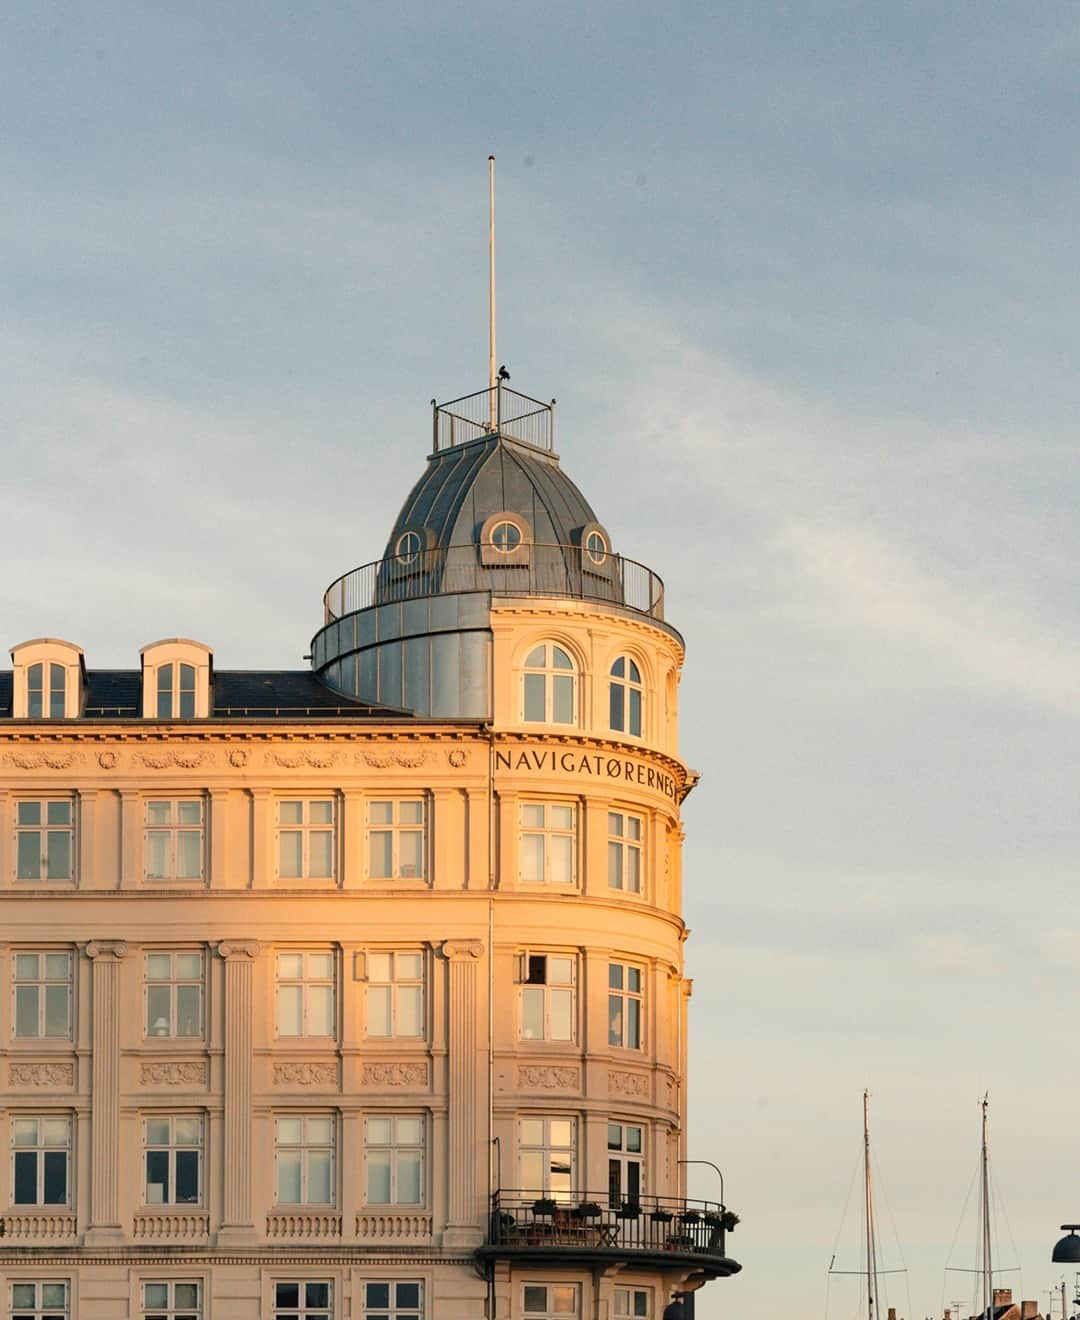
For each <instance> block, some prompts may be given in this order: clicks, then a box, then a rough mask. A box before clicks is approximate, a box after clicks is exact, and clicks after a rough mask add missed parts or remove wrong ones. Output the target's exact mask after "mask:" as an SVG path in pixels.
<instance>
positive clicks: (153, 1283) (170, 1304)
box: [139, 1279, 206, 1320]
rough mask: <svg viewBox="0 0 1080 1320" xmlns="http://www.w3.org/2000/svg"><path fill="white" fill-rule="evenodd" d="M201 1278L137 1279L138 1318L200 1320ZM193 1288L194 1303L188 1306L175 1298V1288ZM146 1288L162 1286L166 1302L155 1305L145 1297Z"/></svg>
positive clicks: (149, 1319) (202, 1294) (201, 1314)
mask: <svg viewBox="0 0 1080 1320" xmlns="http://www.w3.org/2000/svg"><path fill="white" fill-rule="evenodd" d="M203 1282H204V1281H203V1280H202V1279H140V1280H139V1317H140V1320H188V1318H189V1317H192V1318H193V1320H202V1316H203V1297H204V1296H205V1291H206V1290H205V1288H204V1287H203ZM178 1286H179V1287H181V1288H192V1287H193V1288H194V1289H195V1305H194V1306H189V1305H187V1304H186V1303H180V1302H177V1300H176V1289H177V1287H178ZM148 1288H164V1289H165V1290H166V1291H165V1296H166V1299H167V1300H166V1304H165V1305H164V1306H157V1305H154V1304H153V1303H151V1302H148V1301H147V1299H146V1290H147V1289H148Z"/></svg>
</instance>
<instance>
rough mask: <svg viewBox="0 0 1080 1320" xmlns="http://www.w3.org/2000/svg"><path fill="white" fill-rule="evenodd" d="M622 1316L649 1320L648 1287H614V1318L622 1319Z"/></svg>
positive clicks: (636, 1319)
mask: <svg viewBox="0 0 1080 1320" xmlns="http://www.w3.org/2000/svg"><path fill="white" fill-rule="evenodd" d="M624 1316H629V1317H632V1320H638V1317H641V1320H649V1289H648V1288H616V1289H615V1320H623V1317H624Z"/></svg>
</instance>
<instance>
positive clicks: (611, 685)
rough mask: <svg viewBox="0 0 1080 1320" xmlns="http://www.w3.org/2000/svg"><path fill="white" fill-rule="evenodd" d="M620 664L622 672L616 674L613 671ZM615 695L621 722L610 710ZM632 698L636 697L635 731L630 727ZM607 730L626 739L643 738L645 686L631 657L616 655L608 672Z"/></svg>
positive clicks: (636, 664) (637, 666)
mask: <svg viewBox="0 0 1080 1320" xmlns="http://www.w3.org/2000/svg"><path fill="white" fill-rule="evenodd" d="M620 664H621V665H622V667H623V672H622V673H621V674H616V672H615V669H616V667H617V666H618V665H620ZM635 674H636V675H637V677H636V678H635V677H634V675H635ZM616 694H618V699H619V702H620V704H621V706H622V714H621V717H620V719H621V722H619V721H618V720H617V719H616V716H615V712H614V711H613V710H612V707H613V706H614V704H615V698H616ZM634 697H637V726H638V727H637V728H636V729H635V728H633V727H632V726H633V723H634V720H633V709H634ZM608 728H609V729H610V730H611V731H612V733H622V734H625V735H626V737H628V738H642V737H644V736H645V684H644V682H643V681H642V677H641V665H640V664H638V662H637V660H635V659H634V657H633V656H632V655H617V656H616V657H615V659H614V660H613V661H612V662H611V668H610V669H609V670H608Z"/></svg>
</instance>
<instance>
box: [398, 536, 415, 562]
mask: <svg viewBox="0 0 1080 1320" xmlns="http://www.w3.org/2000/svg"><path fill="white" fill-rule="evenodd" d="M420 547H421V541H420V533H419V532H402V534H401V535H400V536H399V537H398V539H397V545H396V546H395V547H394V552H395V554H396V555H397V557H398V560H399V562H400V563H402V564H414V563H415V562H416V558H417V556H418V555H419V553H420Z"/></svg>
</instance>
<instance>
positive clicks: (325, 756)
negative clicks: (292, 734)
mask: <svg viewBox="0 0 1080 1320" xmlns="http://www.w3.org/2000/svg"><path fill="white" fill-rule="evenodd" d="M266 759H267V761H268V762H269V763H270V764H271V765H279V766H281V768H282V769H283V770H300V769H302V768H303V767H305V766H307V767H308V768H309V769H311V770H329V769H330V767H331V766H332V765H337V763H338V761H339V760H340V759H341V752H340V751H339V750H338V749H337V748H336V747H303V748H297V749H296V750H295V751H289V752H284V751H279V750H278V749H277V748H274V749H272V750H271V751H269V752H267V753H266Z"/></svg>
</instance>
